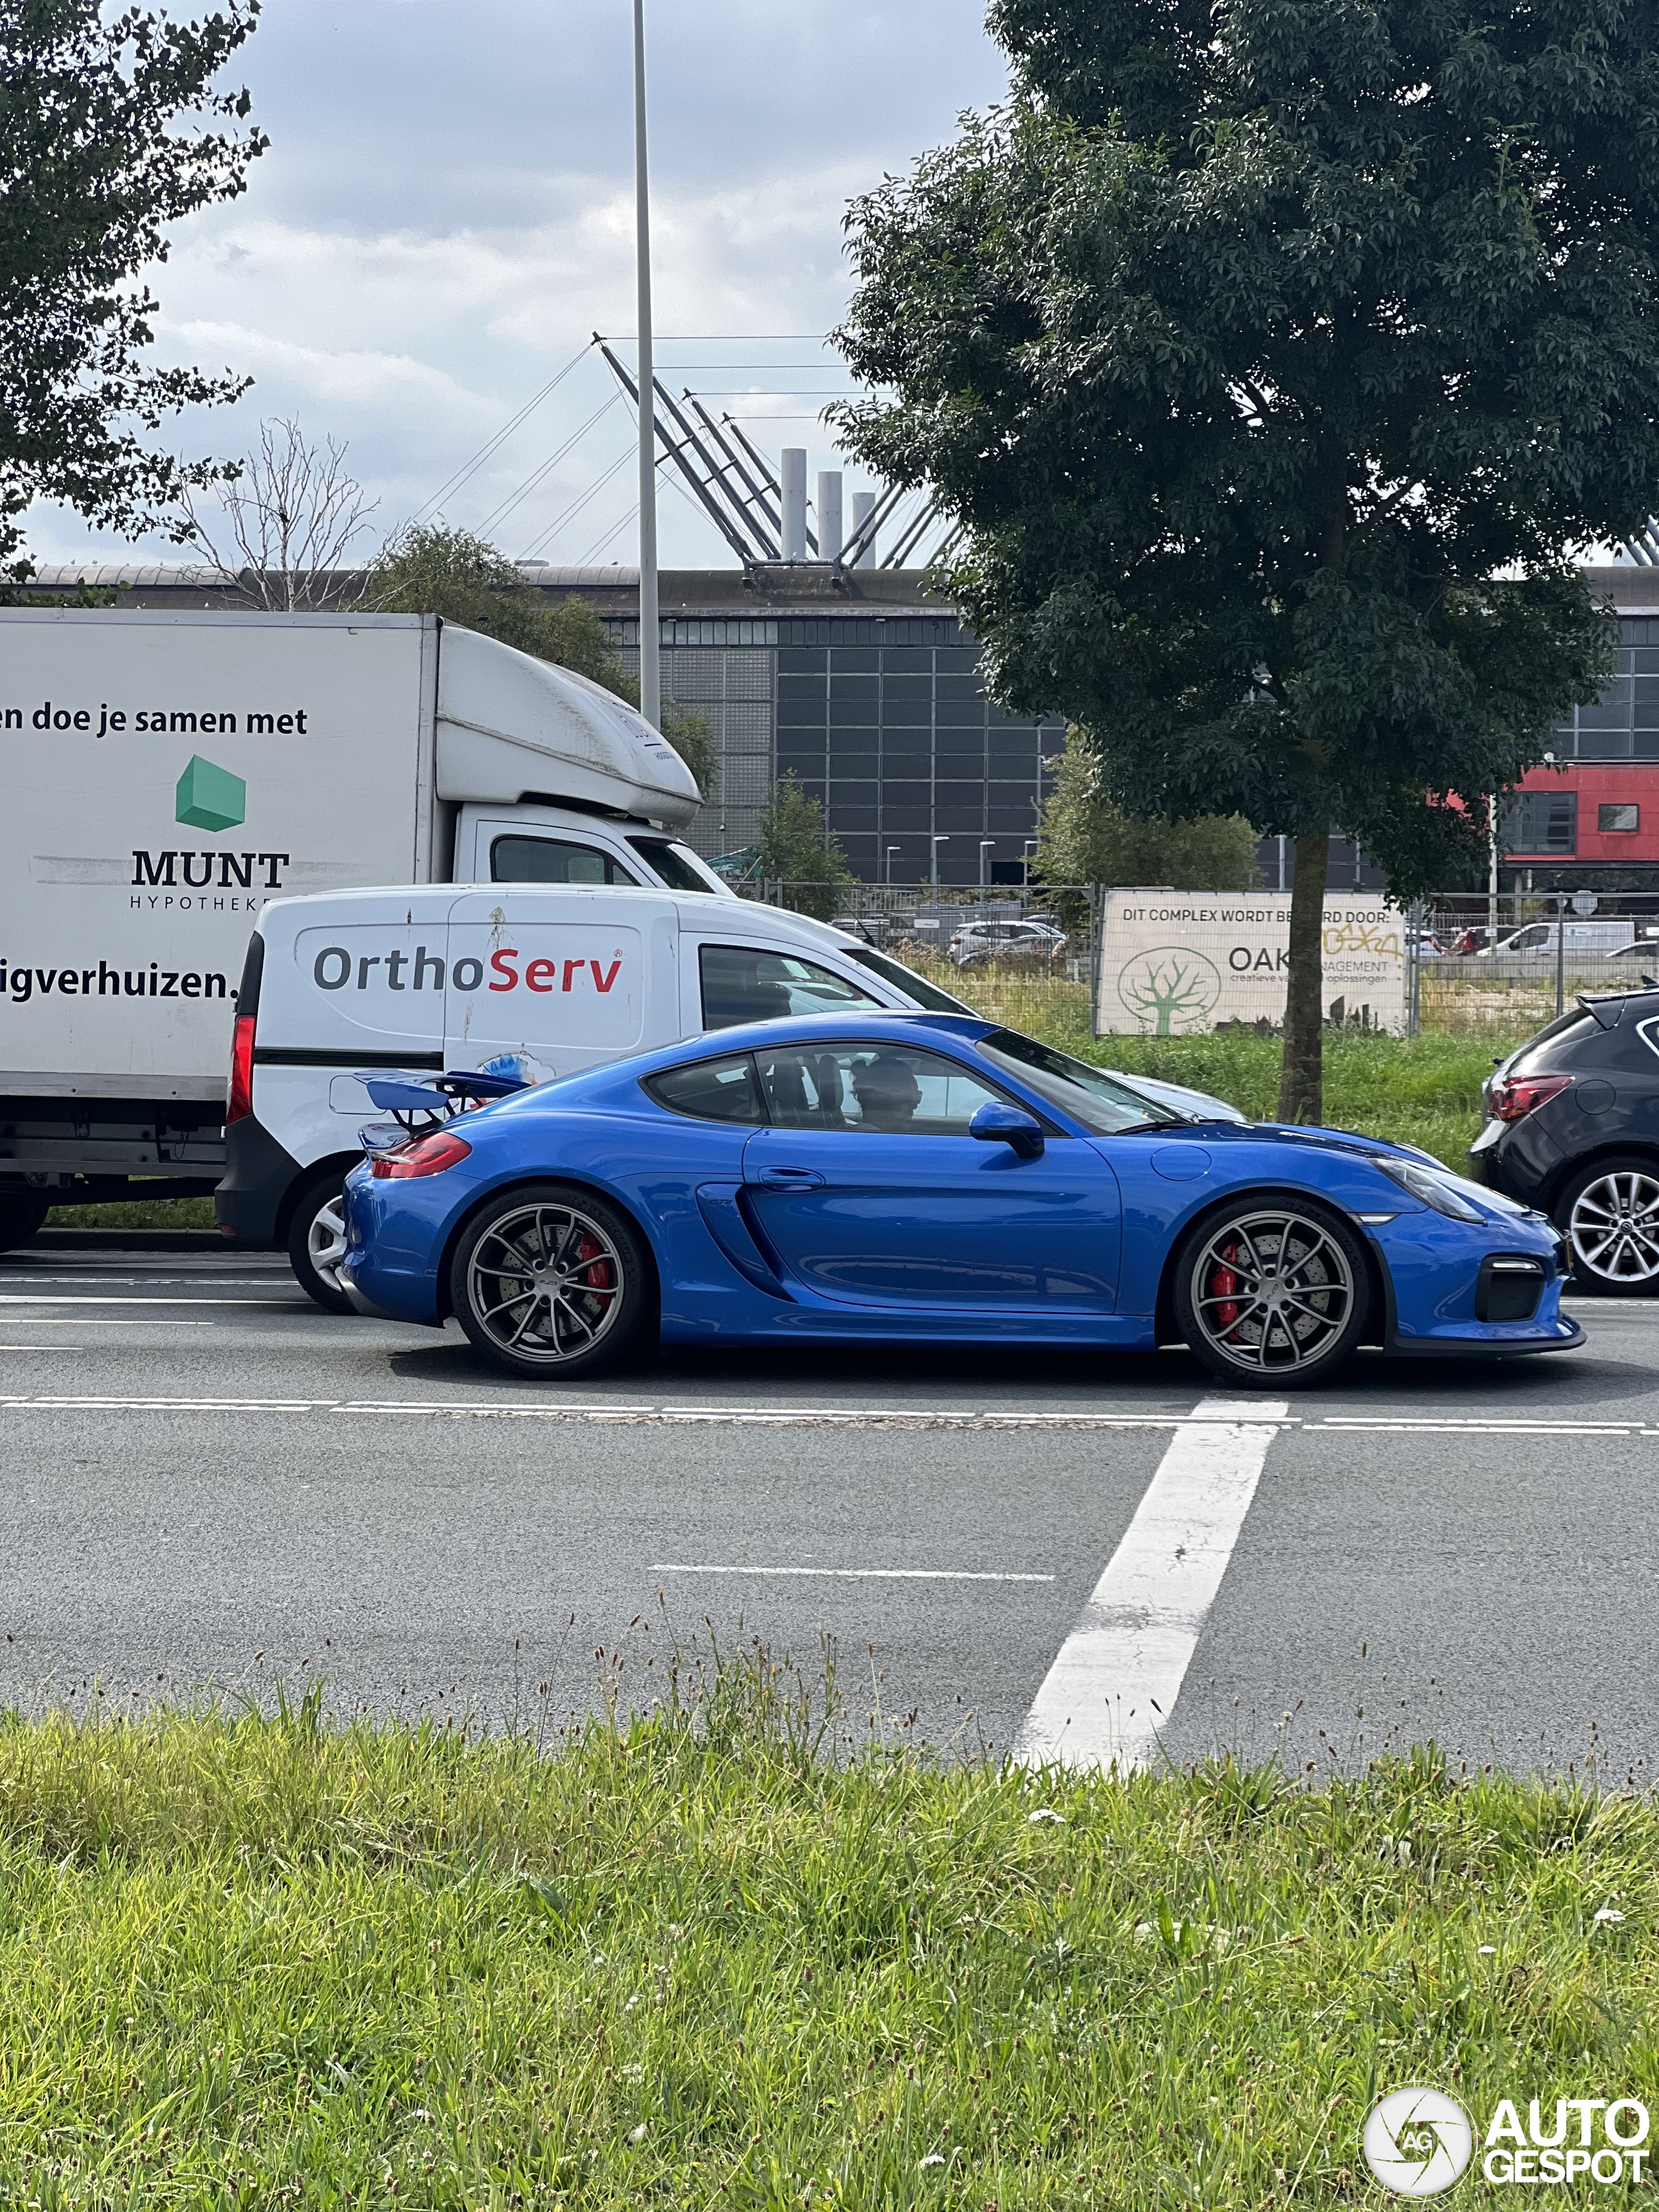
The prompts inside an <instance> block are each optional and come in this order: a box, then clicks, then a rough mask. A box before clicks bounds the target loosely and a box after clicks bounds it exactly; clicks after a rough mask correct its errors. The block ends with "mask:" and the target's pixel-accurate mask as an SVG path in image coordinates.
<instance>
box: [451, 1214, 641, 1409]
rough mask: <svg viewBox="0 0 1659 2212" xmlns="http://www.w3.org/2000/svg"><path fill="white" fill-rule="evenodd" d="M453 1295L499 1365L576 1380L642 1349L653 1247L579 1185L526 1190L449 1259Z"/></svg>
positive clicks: (472, 1332)
mask: <svg viewBox="0 0 1659 2212" xmlns="http://www.w3.org/2000/svg"><path fill="white" fill-rule="evenodd" d="M449 1298H450V1310H451V1311H452V1312H453V1314H454V1316H455V1318H456V1319H457V1320H458V1321H459V1322H460V1324H461V1327H462V1328H464V1329H465V1331H466V1333H467V1334H468V1336H469V1337H470V1338H471V1340H472V1343H473V1346H474V1347H475V1348H476V1349H477V1351H478V1352H480V1353H481V1354H482V1355H483V1358H485V1359H487V1360H489V1363H490V1364H491V1365H492V1366H494V1367H499V1368H500V1369H501V1370H502V1371H503V1373H505V1374H507V1375H516V1376H521V1377H522V1376H532V1377H533V1378H534V1379H535V1380H537V1381H538V1382H566V1381H574V1380H575V1378H576V1377H577V1376H584V1375H598V1374H601V1373H603V1372H604V1371H605V1370H607V1369H609V1368H613V1367H617V1366H619V1365H621V1364H622V1363H623V1360H625V1359H626V1358H628V1356H629V1353H630V1352H633V1351H634V1350H635V1347H636V1346H637V1345H638V1343H639V1340H640V1338H641V1334H643V1332H644V1330H645V1328H646V1325H647V1321H648V1320H649V1319H650V1317H651V1316H652V1313H653V1304H654V1300H653V1275H652V1272H651V1263H650V1261H649V1259H648V1258H647V1254H646V1249H645V1241H644V1239H643V1238H642V1237H641V1235H640V1232H639V1231H638V1230H637V1229H636V1228H635V1225H634V1224H633V1222H632V1221H631V1220H629V1217H628V1216H627V1215H626V1214H625V1213H624V1212H623V1211H622V1209H621V1208H620V1207H619V1206H612V1205H611V1204H610V1203H609V1201H608V1200H605V1199H603V1198H600V1197H599V1196H598V1194H596V1193H594V1192H592V1191H590V1190H584V1189H583V1188H581V1187H580V1185H579V1184H575V1183H564V1182H537V1183H526V1184H522V1185H521V1186H520V1188H518V1189H517V1190H510V1191H503V1192H501V1194H499V1195H498V1196H497V1197H495V1198H493V1199H491V1200H490V1201H489V1204H488V1205H487V1206H484V1207H483V1208H482V1209H481V1210H480V1212H478V1213H477V1215H476V1216H475V1217H474V1218H473V1219H472V1220H471V1222H470V1223H469V1224H468V1225H467V1227H466V1230H465V1233H464V1235H463V1236H462V1237H461V1241H460V1243H459V1245H458V1246H457V1247H456V1250H455V1256H454V1258H453V1261H451V1262H450V1273H449Z"/></svg>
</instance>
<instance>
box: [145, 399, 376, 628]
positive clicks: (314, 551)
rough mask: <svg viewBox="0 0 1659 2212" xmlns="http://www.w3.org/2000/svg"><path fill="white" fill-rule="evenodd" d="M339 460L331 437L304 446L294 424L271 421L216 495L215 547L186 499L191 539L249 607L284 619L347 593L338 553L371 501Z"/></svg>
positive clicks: (342, 452)
mask: <svg viewBox="0 0 1659 2212" xmlns="http://www.w3.org/2000/svg"><path fill="white" fill-rule="evenodd" d="M345 457H346V449H345V447H343V446H337V445H336V444H335V442H334V441H333V439H332V438H331V439H330V440H329V441H328V442H327V444H326V446H316V445H312V444H308V443H307V440H306V437H305V435H304V433H303V432H302V431H301V428H300V426H299V424H298V423H297V422H286V421H284V420H283V419H282V418H281V417H280V416H279V417H278V418H277V419H276V421H275V422H262V423H261V424H260V425H259V450H258V453H254V454H252V455H250V456H249V459H248V462H247V465H246V468H245V469H244V470H243V471H241V473H240V475H239V476H238V477H237V478H236V480H235V482H234V483H231V484H229V485H228V486H227V487H226V489H225V490H224V492H223V494H222V506H223V509H224V521H223V523H222V525H220V526H217V527H218V529H219V532H220V535H219V538H218V540H217V542H216V539H215V536H214V528H213V526H210V525H209V523H207V522H206V521H204V519H203V516H202V513H201V512H200V507H199V502H198V501H197V499H195V498H192V497H191V496H190V495H188V494H186V495H185V505H186V507H187V508H188V510H189V513H190V518H191V524H192V525H193V527H194V534H195V536H196V537H197V538H198V539H199V540H200V542H201V544H203V545H204V547H205V549H206V550H207V551H208V552H209V553H210V555H211V556H212V557H213V559H214V561H215V562H216V563H217V564H218V566H219V567H220V568H223V569H225V570H227V571H228V572H229V571H234V574H235V576H236V580H237V583H238V585H239V586H240V590H241V593H242V597H243V598H244V599H246V601H247V603H248V605H250V606H256V607H267V608H270V609H273V610H277V611H283V612H289V613H291V612H295V611H298V610H300V609H302V608H306V607H335V606H338V605H340V604H341V601H342V599H343V598H344V597H345V596H346V594H347V593H348V592H349V588H350V586H349V580H348V579H347V577H346V576H345V575H344V574H343V573H342V572H343V568H344V563H345V556H346V552H347V550H348V548H349V546H350V544H351V543H352V541H353V539H354V538H357V537H358V536H360V535H361V534H362V531H363V530H364V529H365V528H366V527H367V524H368V517H369V515H371V514H372V513H374V508H375V507H376V506H377V504H378V501H374V500H372V499H370V498H368V495H366V494H365V492H364V490H363V488H362V485H361V484H360V483H357V482H356V479H355V477H349V476H348V475H347V474H346V468H345ZM227 531H228V533H229V535H228V538H227V537H226V536H225V535H224V533H225V532H227Z"/></svg>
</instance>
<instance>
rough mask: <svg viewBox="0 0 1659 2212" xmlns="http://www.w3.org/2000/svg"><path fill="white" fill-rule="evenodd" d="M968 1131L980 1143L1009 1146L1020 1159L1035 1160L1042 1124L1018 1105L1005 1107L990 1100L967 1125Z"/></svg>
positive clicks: (1040, 1152)
mask: <svg viewBox="0 0 1659 2212" xmlns="http://www.w3.org/2000/svg"><path fill="white" fill-rule="evenodd" d="M968 1133H969V1136H970V1137H977V1138H978V1139H979V1140H980V1142H981V1144H983V1145H1011V1146H1012V1147H1013V1149H1014V1151H1015V1152H1017V1153H1018V1156H1019V1158H1021V1159H1023V1160H1035V1159H1036V1158H1039V1157H1040V1156H1041V1154H1042V1124H1041V1123H1040V1122H1039V1121H1037V1119H1036V1116H1035V1115H1031V1114H1028V1113H1026V1111H1025V1110H1024V1108H1023V1107H1020V1106H1004V1105H1002V1104H1001V1103H1000V1102H999V1101H997V1100H994V1099H993V1100H990V1101H988V1102H987V1103H986V1104H985V1105H983V1106H981V1108H980V1109H979V1111H978V1112H977V1113H976V1114H975V1115H974V1118H973V1120H972V1121H969V1124H968Z"/></svg>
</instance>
